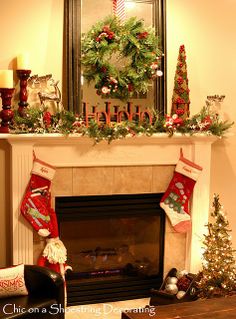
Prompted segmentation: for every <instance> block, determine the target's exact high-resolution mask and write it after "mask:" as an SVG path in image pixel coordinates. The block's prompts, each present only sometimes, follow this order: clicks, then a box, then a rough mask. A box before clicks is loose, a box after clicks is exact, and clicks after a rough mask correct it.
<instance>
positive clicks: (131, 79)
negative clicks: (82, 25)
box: [81, 16, 162, 100]
mask: <svg viewBox="0 0 236 319" xmlns="http://www.w3.org/2000/svg"><path fill="white" fill-rule="evenodd" d="M161 54H162V53H161V50H160V49H159V40H158V38H157V36H156V35H155V32H154V30H153V29H152V28H145V26H144V23H143V20H137V18H136V17H133V18H130V19H129V20H127V21H126V22H125V23H124V24H122V23H121V22H120V20H119V19H118V18H117V17H113V16H112V17H107V18H105V19H104V20H103V21H99V22H98V23H97V24H96V25H94V26H93V27H92V28H91V30H90V31H89V32H88V33H87V34H85V35H84V37H83V39H82V61H81V62H82V66H83V76H84V78H85V79H86V80H87V81H88V83H90V82H91V81H93V82H94V83H95V89H96V90H97V91H96V92H97V94H98V95H101V96H102V97H113V98H119V99H121V100H127V99H128V98H129V97H132V96H133V94H134V93H146V92H147V91H148V87H149V85H150V82H151V80H153V79H155V77H156V76H157V69H158V65H159V57H160V56H161ZM112 57H113V58H116V60H117V62H118V64H119V62H120V64H122V65H121V67H120V68H117V67H116V66H115V65H114V64H112V62H110V61H111V60H112ZM116 64H117V63H116Z"/></svg>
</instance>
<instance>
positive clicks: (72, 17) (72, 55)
mask: <svg viewBox="0 0 236 319" xmlns="http://www.w3.org/2000/svg"><path fill="white" fill-rule="evenodd" d="M83 1H85V0H64V48H63V88H62V91H63V105H64V107H65V108H66V109H68V110H69V111H72V112H74V113H77V114H81V113H82V91H81V84H82V83H81V63H80V61H81V34H82V27H81V24H82V22H81V21H82V18H83V17H82V14H83V12H82V5H83ZM107 1H109V2H111V7H112V0H107ZM126 1H127V2H134V3H135V4H137V5H140V4H148V5H150V6H151V8H152V26H153V27H154V28H155V30H157V34H158V36H159V38H160V47H161V49H162V52H163V57H162V61H161V70H162V72H163V76H161V77H157V79H156V80H155V81H154V90H153V101H152V105H151V107H153V108H154V109H155V110H156V111H157V112H158V113H160V114H165V113H166V104H167V103H166V4H165V0H132V1H131V0H126ZM96 10H97V3H96ZM99 12H100V10H97V11H96V14H98V13H99ZM135 15H136V14H135V12H134V16H135ZM103 17H104V16H101V17H99V16H97V21H99V20H100V19H102V18H103ZM91 89H93V87H92V85H91ZM146 106H147V107H150V105H146Z"/></svg>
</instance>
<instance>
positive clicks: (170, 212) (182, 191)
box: [160, 149, 202, 233]
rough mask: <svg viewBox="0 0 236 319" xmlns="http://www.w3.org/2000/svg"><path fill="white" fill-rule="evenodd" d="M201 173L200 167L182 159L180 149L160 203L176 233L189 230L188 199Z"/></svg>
mask: <svg viewBox="0 0 236 319" xmlns="http://www.w3.org/2000/svg"><path fill="white" fill-rule="evenodd" d="M201 171H202V167H201V166H199V165H197V164H195V163H193V162H191V161H189V160H188V159H186V158H184V157H183V152H182V149H181V151H180V158H179V161H178V163H177V165H176V168H175V172H174V176H173V178H172V180H171V182H170V184H169V186H168V188H167V190H166V192H165V194H164V195H163V197H162V199H161V203H160V206H161V207H162V208H163V209H164V210H165V212H166V214H167V216H168V218H169V220H170V222H171V225H172V226H173V228H174V229H175V231H176V232H180V233H185V232H187V231H188V230H189V229H190V228H191V220H190V215H189V199H190V197H191V195H192V192H193V188H194V186H195V183H196V181H197V179H198V176H199V174H200V173H201Z"/></svg>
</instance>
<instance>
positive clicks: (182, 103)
mask: <svg viewBox="0 0 236 319" xmlns="http://www.w3.org/2000/svg"><path fill="white" fill-rule="evenodd" d="M189 104H190V100H189V88H188V76H187V64H186V53H185V46H184V45H181V46H180V48H179V56H178V62H177V66H176V72H175V79H174V90H173V95H172V108H171V115H173V114H177V115H178V116H180V117H183V118H186V117H188V116H189Z"/></svg>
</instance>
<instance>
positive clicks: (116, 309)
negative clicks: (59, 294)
mask: <svg viewBox="0 0 236 319" xmlns="http://www.w3.org/2000/svg"><path fill="white" fill-rule="evenodd" d="M149 300H150V299H149V298H145V299H134V300H125V301H117V302H107V303H100V304H92V305H83V306H73V307H68V308H66V316H65V317H66V319H93V318H94V319H97V318H98V319H121V312H122V311H125V310H127V311H128V310H129V309H137V311H142V310H141V309H143V308H144V307H145V306H146V305H148V304H149Z"/></svg>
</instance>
